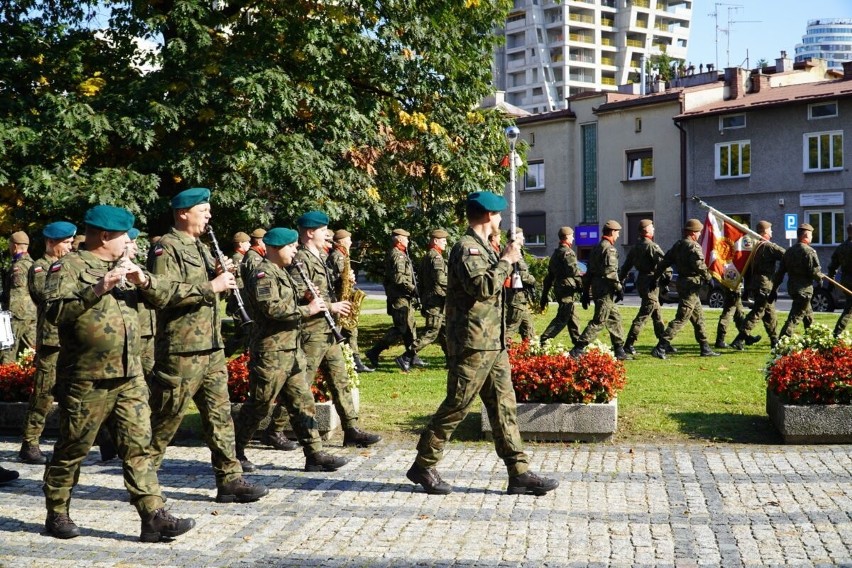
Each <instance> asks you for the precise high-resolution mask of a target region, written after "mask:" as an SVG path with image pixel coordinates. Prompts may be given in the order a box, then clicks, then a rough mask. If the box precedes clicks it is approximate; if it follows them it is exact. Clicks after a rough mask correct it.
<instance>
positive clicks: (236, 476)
mask: <svg viewBox="0 0 852 568" xmlns="http://www.w3.org/2000/svg"><path fill="white" fill-rule="evenodd" d="M171 207H172V213H173V216H174V226H173V227H172V229H171V230H170V231H169V232H168V233H167V234H165V235H163V237H162V238H161V239H160V241H159V242H158V243H157V244H156V246H154V247H153V248H152V249H151V252H150V254H149V255H148V267H149V269H150V270H151V272H152V273H153V274H155V275H157V276H162V278H163V280H164V281H165V282H167V283H168V286H169V292H170V293H169V297H168V298H169V299H168V303H167V304H166V305H165V306H164V307H163V308H162V309H160V311H159V312H158V313H157V334H156V362H155V365H154V372H153V375H152V380H151V427H152V430H153V436H152V440H151V448H150V456H151V461H152V466H153V467H154V468H155V469H159V467H160V465H161V464H162V462H163V457H164V456H165V453H166V448H167V447H168V445H169V443H170V442H171V441H172V438H174V435H175V433H176V432H177V429H178V427H179V426H180V423H181V420H183V415H184V414H185V413H186V411H187V408H188V407H189V403H190V401H194V402H195V404H196V406H197V407H198V409H199V411H200V414H201V423H202V426H203V428H204V437H205V440H206V441H207V445H208V447H209V448H210V457H211V460H212V462H213V471H214V473H215V475H216V486H217V489H218V491H217V494H216V501H217V502H219V503H233V502H234V501H237V502H240V503H248V502H251V501H257V500H258V499H260V498H261V497H263V496H264V495H266V494H267V493H268V492H269V490H268V489H267V488H266V487H263V486H262V485H253V484H251V483H249V482H247V481H246V480H245V479H243V475H242V473H243V471H242V468H241V467H240V462H239V460H237V457H236V450H235V448H234V423H233V420H232V419H231V403H230V399H229V396H228V371H227V368H226V366H225V353H224V350H223V344H222V314H221V312H220V311H219V310H220V308H219V299H220V295H221V294H222V293H223V292H226V291H228V290H231V289H233V288H235V287H236V285H237V283H236V279H235V278H234V275H233V274H231V273H230V272H229V271H228V268H229V267H228V266H220V267H217V266H216V265H215V263H214V261H213V258H212V257H211V255H210V251H209V250H208V249H207V247H205V246H204V245H203V244H202V243H201V241H200V240H199V237H200V236H201V235H202V234H204V232H205V230H206V227H207V223H208V222H209V221H210V218H211V214H210V190H209V189H206V188H199V187H196V188H192V189H187V190H185V191H182V192H180V193H178V194H177V195H176V196H175V197H174V198H172V201H171ZM228 264H230V263H228ZM217 272H218V274H217Z"/></svg>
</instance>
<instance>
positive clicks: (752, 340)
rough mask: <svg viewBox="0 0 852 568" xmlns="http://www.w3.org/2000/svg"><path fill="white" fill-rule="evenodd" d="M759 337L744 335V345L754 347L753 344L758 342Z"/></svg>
mask: <svg viewBox="0 0 852 568" xmlns="http://www.w3.org/2000/svg"><path fill="white" fill-rule="evenodd" d="M760 337H761V336H759V335H746V337H745V344H746V345H754V344H755V343H757V342H758V341H760Z"/></svg>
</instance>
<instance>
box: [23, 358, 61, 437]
mask: <svg viewBox="0 0 852 568" xmlns="http://www.w3.org/2000/svg"><path fill="white" fill-rule="evenodd" d="M58 358H59V348H58V347H47V346H42V347H41V348H40V349H39V350H38V354H37V355H36V359H35V368H36V370H35V377H34V384H33V393H32V394H31V395H30V405H29V407H28V408H27V417H26V418H25V419H24V436H23V438H24V442H28V443H30V444H35V445H38V439H39V438H40V437H41V433H42V432H43V431H44V423H45V421H46V420H47V413H48V412H50V408H51V406H53V386H54V385H55V384H56V360H57V359H58Z"/></svg>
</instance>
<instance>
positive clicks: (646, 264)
mask: <svg viewBox="0 0 852 568" xmlns="http://www.w3.org/2000/svg"><path fill="white" fill-rule="evenodd" d="M655 232H656V228H655V227H654V221H652V220H651V219H642V220H641V221H639V242H637V243H636V244H635V245H633V248H631V249H630V252H628V253H627V258H626V259H625V261H624V264H622V265H621V269H620V270H619V271H618V278H619V280H621V281H622V282H624V280H625V279H626V278H627V275H628V273H629V272H630V269H631V268H633V267H635V268H636V291H637V292H638V293H639V298H640V299H641V303H640V304H639V311H638V312H637V313H636V317H635V318H633V323H632V324H631V325H630V331H628V332H627V339H626V340H625V342H624V351H625V352H627V353H630V354H631V355H635V354H636V348H635V347H633V344H634V343H636V340H637V339H638V338H639V333H640V332H641V331H642V328H643V327H644V326H645V322H646V321H648V318H649V317H650V318H651V322H652V323H653V325H654V336H655V337H656V338H657V341H659V340H660V337H662V335H663V332H664V331H665V330H666V324H665V323H663V309H662V307H661V306H660V290H659V288H658V287H657V286H656V282H655V283H654V285H653V286H650V283H651V278H652V277H653V275H654V269H656V268H657V265H658V264H659V263H660V261H661V260H663V256H664V253H663V249H661V248H660V245H658V244H657V243H655V242H654V233H655ZM664 278H665V277H664ZM665 279H666V280H667V278H665Z"/></svg>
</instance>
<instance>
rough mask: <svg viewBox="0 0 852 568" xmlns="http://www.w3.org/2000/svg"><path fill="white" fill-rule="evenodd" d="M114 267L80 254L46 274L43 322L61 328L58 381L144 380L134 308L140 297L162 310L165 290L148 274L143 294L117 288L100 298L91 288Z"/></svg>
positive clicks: (112, 264) (87, 254)
mask: <svg viewBox="0 0 852 568" xmlns="http://www.w3.org/2000/svg"><path fill="white" fill-rule="evenodd" d="M114 265H115V263H114V262H108V261H105V260H101V259H99V258H97V257H96V256H94V255H93V254H92V253H90V252H88V251H80V252H79V253H73V252H72V253H69V254H67V255H65V256H64V257H62V259H61V260H58V261H57V262H55V263H53V265H51V267H50V268H49V269H48V276H47V281H46V283H45V295H46V310H45V317H46V318H47V321H49V322H50V323H51V324H53V325H55V326H56V327H57V328H58V329H59V341H60V344H61V349H60V351H59V360H58V362H57V367H56V375H57V378H61V379H65V380H72V381H90V380H100V379H116V378H123V377H135V376H139V375H142V360H141V357H140V335H139V314H138V313H137V310H138V306H139V303H140V302H141V298H145V299H147V300H148V301H150V302H151V303H152V304H153V305H157V306H162V305H163V304H164V303H165V302H166V300H167V298H168V289H167V288H166V287H165V286H163V284H164V282H163V281H162V280H158V279H157V278H156V277H155V276H150V275H149V278H150V285H149V287H148V289H146V290H140V289H137V288H135V287H133V286H130V287H129V288H128V289H126V290H120V289H118V288H117V287H116V288H113V289H112V290H110V291H109V292H107V293H106V294H104V295H103V296H101V297H98V296H97V295H95V289H94V287H95V285H96V284H97V282H98V280H100V279H101V278H102V277H103V275H104V274H106V273H107V271H109V270H110V269H111V268H112V267H113V266H114Z"/></svg>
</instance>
